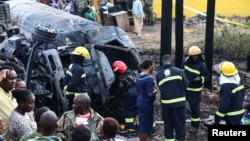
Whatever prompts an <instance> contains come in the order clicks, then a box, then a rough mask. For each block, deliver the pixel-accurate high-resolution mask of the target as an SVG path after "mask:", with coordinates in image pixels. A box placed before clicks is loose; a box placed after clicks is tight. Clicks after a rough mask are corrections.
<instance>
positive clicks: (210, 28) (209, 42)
mask: <svg viewBox="0 0 250 141" xmlns="http://www.w3.org/2000/svg"><path fill="white" fill-rule="evenodd" d="M215 1H216V0H207V19H206V37H205V62H206V65H207V69H208V72H209V79H208V81H207V83H206V84H205V87H206V88H208V89H210V90H211V89H212V67H213V41H214V40H213V39H214V14H215Z"/></svg>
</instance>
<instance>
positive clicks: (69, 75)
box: [64, 62, 89, 110]
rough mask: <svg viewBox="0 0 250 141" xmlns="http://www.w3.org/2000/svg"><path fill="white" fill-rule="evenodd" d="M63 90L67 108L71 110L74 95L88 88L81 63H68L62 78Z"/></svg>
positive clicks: (86, 90)
mask: <svg viewBox="0 0 250 141" xmlns="http://www.w3.org/2000/svg"><path fill="white" fill-rule="evenodd" d="M64 90H65V93H66V97H67V99H68V104H69V105H68V108H69V109H68V110H71V109H72V104H73V100H74V97H75V96H76V95H78V94H83V93H87V92H88V90H89V87H88V85H87V80H86V73H85V72H84V69H83V65H82V64H80V63H76V62H73V63H71V64H70V65H69V69H68V70H67V71H66V76H65V79H64Z"/></svg>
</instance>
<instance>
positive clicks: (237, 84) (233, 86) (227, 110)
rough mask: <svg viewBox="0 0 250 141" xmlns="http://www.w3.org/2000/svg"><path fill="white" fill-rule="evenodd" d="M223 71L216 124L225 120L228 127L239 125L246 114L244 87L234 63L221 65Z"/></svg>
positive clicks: (226, 62) (225, 62) (215, 117)
mask: <svg viewBox="0 0 250 141" xmlns="http://www.w3.org/2000/svg"><path fill="white" fill-rule="evenodd" d="M219 69H220V71H221V75H220V79H219V84H220V86H221V88H220V102H219V106H218V110H217V112H216V113H215V116H214V122H215V124H219V122H220V121H221V120H224V121H225V122H226V124H227V125H239V124H240V121H241V118H242V117H243V114H244V109H243V105H242V103H243V101H244V96H245V91H244V85H243V84H242V82H241V80H240V76H239V74H238V70H237V69H236V67H235V65H234V64H233V63H232V62H229V61H224V62H222V63H221V64H220V65H219Z"/></svg>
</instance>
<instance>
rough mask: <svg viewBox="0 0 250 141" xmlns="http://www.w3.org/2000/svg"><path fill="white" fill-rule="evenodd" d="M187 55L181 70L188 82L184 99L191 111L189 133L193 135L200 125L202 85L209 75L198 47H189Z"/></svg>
mask: <svg viewBox="0 0 250 141" xmlns="http://www.w3.org/2000/svg"><path fill="white" fill-rule="evenodd" d="M188 55H189V56H188V57H187V58H186V60H185V61H184V63H183V69H184V72H185V74H186V76H187V78H188V80H189V85H188V87H187V89H186V98H187V101H188V103H189V107H190V111H191V128H190V129H189V132H190V133H192V134H195V133H196V132H197V131H198V128H199V124H200V102H201V91H202V89H203V87H204V83H205V82H206V81H207V80H208V79H209V74H208V70H207V66H206V63H205V62H204V59H203V58H202V56H201V49H200V48H199V47H197V46H191V47H190V48H189V50H188Z"/></svg>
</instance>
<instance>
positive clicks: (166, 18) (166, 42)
mask: <svg viewBox="0 0 250 141" xmlns="http://www.w3.org/2000/svg"><path fill="white" fill-rule="evenodd" d="M161 13H162V16H161V17H162V18H161V47H160V62H161V60H162V56H163V55H164V54H171V37H172V0H162V8H161ZM161 65H162V63H161Z"/></svg>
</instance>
